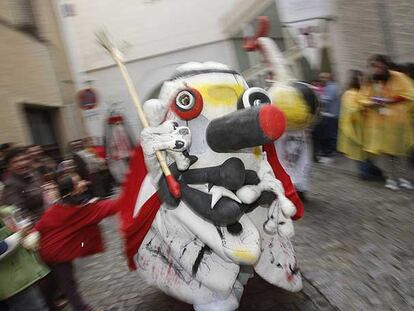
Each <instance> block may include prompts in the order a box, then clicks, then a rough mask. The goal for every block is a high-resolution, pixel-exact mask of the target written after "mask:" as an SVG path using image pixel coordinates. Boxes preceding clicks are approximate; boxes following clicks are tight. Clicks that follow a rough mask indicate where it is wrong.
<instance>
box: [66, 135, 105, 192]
mask: <svg viewBox="0 0 414 311" xmlns="http://www.w3.org/2000/svg"><path fill="white" fill-rule="evenodd" d="M75 146H76V147H75V148H76V149H75V150H77V151H75V153H74V154H73V160H74V161H75V165H76V168H77V172H78V173H79V175H80V176H81V177H82V179H84V180H88V181H90V182H91V191H92V193H93V194H94V195H95V196H97V197H105V196H107V195H108V193H109V190H110V186H108V182H107V180H108V174H107V171H108V168H107V166H106V163H105V160H103V159H101V158H99V157H98V156H96V154H95V153H94V152H93V150H92V149H90V148H91V146H92V141H91V140H90V139H89V138H86V139H84V141H83V142H82V143H78V144H77V145H75Z"/></svg>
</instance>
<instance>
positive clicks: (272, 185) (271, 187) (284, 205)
mask: <svg viewBox="0 0 414 311" xmlns="http://www.w3.org/2000/svg"><path fill="white" fill-rule="evenodd" d="M259 185H260V186H261V188H262V189H263V190H267V191H271V192H273V193H274V194H276V195H277V199H278V200H279V204H280V209H281V211H282V213H283V214H284V216H285V217H288V218H291V217H293V216H294V215H295V214H296V207H295V205H294V204H293V203H292V202H291V201H290V200H289V199H288V198H287V197H286V196H285V190H284V189H283V185H282V183H281V182H280V181H279V180H277V179H276V178H275V177H274V176H273V175H270V174H266V175H264V176H263V177H262V180H261V182H260V184H259Z"/></svg>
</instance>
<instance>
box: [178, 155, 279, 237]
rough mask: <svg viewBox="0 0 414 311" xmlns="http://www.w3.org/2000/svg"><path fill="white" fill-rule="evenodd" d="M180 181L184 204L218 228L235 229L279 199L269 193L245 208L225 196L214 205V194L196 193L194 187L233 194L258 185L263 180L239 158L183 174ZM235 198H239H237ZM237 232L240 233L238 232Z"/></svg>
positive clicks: (264, 193)
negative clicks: (244, 217)
mask: <svg viewBox="0 0 414 311" xmlns="http://www.w3.org/2000/svg"><path fill="white" fill-rule="evenodd" d="M178 180H179V182H180V186H181V193H182V197H181V200H183V201H184V202H185V203H186V205H187V206H189V207H190V208H191V209H192V210H193V211H194V212H195V213H196V214H197V215H199V216H200V217H202V218H204V219H206V220H207V221H209V222H211V223H213V224H214V225H218V226H231V225H234V224H236V223H237V222H238V220H239V219H240V217H241V216H242V215H243V214H245V213H247V212H250V211H251V210H253V209H254V208H255V207H257V206H258V205H266V204H270V202H272V201H273V200H274V199H275V196H274V195H273V194H272V193H270V192H267V191H264V192H262V193H261V194H260V196H259V197H258V199H257V200H256V201H255V202H253V203H251V204H244V203H241V201H240V200H239V202H237V201H236V200H234V199H232V198H230V197H227V196H222V197H221V198H220V199H219V200H218V201H217V203H215V204H213V205H214V206H212V201H213V196H212V195H211V194H210V193H206V192H203V191H201V190H198V189H195V188H193V187H191V186H190V185H209V189H211V188H212V187H213V186H219V187H221V188H224V189H225V190H226V191H228V192H231V194H232V196H233V194H234V193H235V192H236V191H237V190H239V189H240V188H242V187H243V186H246V185H257V184H259V183H260V179H259V177H258V176H257V173H256V172H255V171H253V170H246V169H245V167H244V164H243V162H242V161H241V160H240V159H238V158H229V159H227V160H226V161H224V162H223V164H221V165H219V166H214V167H206V168H197V169H189V170H187V171H185V172H182V173H179V176H178ZM233 198H236V199H238V198H237V197H236V195H235V194H234V196H233ZM236 231H237V230H236ZM235 233H237V232H235Z"/></svg>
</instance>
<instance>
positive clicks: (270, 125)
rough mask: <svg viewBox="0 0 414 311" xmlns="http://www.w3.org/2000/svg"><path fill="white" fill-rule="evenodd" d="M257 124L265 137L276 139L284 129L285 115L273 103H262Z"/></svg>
mask: <svg viewBox="0 0 414 311" xmlns="http://www.w3.org/2000/svg"><path fill="white" fill-rule="evenodd" d="M259 124H260V128H261V130H262V131H263V133H264V135H265V136H266V137H267V138H269V139H270V140H276V139H278V138H279V137H280V136H282V134H283V133H284V131H285V129H286V117H285V115H284V113H283V112H282V111H281V110H280V109H279V108H277V107H275V106H274V105H262V106H261V107H260V111H259Z"/></svg>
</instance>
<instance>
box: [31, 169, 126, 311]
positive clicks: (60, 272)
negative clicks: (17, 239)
mask: <svg viewBox="0 0 414 311" xmlns="http://www.w3.org/2000/svg"><path fill="white" fill-rule="evenodd" d="M58 185H59V191H60V195H61V198H62V199H61V201H60V202H57V203H56V204H54V205H53V206H52V207H50V209H48V210H47V211H46V213H45V214H44V216H43V217H42V218H41V220H40V221H39V222H38V223H37V224H36V226H35V230H36V231H35V232H34V233H32V235H34V236H35V237H36V236H38V237H39V252H40V255H41V257H42V259H43V261H44V262H46V263H47V264H48V265H49V266H50V267H51V270H52V273H53V275H54V276H55V277H56V278H57V279H58V280H59V283H60V286H61V287H62V288H63V291H64V293H65V295H66V296H67V298H68V299H69V302H70V304H71V306H72V307H73V309H74V310H75V311H87V310H92V309H91V308H90V307H89V306H88V305H87V304H86V303H85V302H84V301H83V298H82V297H81V295H80V293H79V291H78V288H77V283H76V280H75V275H74V270H73V265H72V261H73V260H75V259H76V258H79V257H85V256H89V255H92V254H96V253H99V252H102V251H103V244H102V238H101V233H100V230H99V227H98V223H99V222H100V221H101V220H102V219H104V218H105V217H108V216H111V215H113V214H115V213H116V212H117V211H118V206H120V205H121V204H120V201H118V200H116V201H115V200H103V201H98V200H97V199H91V196H90V195H89V194H88V193H87V192H86V189H87V186H86V185H87V182H86V181H84V180H82V179H81V178H80V176H79V175H77V174H73V175H64V176H61V177H60V178H59V179H58ZM119 200H122V196H121V197H120V199H119ZM39 235H40V236H39Z"/></svg>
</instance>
